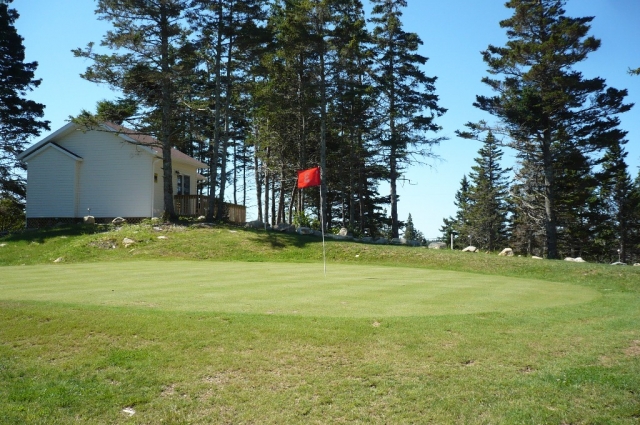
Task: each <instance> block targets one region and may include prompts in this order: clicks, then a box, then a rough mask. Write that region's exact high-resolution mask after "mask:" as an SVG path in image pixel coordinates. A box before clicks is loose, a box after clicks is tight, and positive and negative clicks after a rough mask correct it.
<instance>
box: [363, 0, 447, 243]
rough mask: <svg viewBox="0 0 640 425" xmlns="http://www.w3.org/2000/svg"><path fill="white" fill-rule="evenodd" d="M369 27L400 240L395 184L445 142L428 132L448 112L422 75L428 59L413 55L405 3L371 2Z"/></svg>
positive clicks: (394, 231) (394, 229)
mask: <svg viewBox="0 0 640 425" xmlns="http://www.w3.org/2000/svg"><path fill="white" fill-rule="evenodd" d="M371 3H372V4H373V9H372V12H371V14H372V18H371V19H370V22H372V23H373V24H375V28H374V29H373V44H374V49H375V50H374V51H375V65H374V71H373V72H374V80H375V90H376V97H377V98H378V100H379V102H380V105H379V110H380V111H381V113H382V116H383V119H384V123H383V124H382V126H381V128H380V129H379V134H378V135H376V136H377V137H379V139H380V145H381V146H380V149H381V150H382V151H384V155H385V157H386V158H387V161H386V162H387V164H388V169H389V186H390V203H391V235H392V237H394V238H397V237H398V229H399V225H400V222H399V220H398V192H397V183H398V180H399V179H400V178H401V177H402V171H403V168H404V166H406V164H407V163H409V162H411V160H412V158H413V157H414V156H417V157H421V156H422V157H424V156H429V155H431V152H430V148H431V146H433V145H434V144H435V143H438V142H439V141H441V140H443V138H430V137H428V136H427V133H428V132H436V131H438V130H439V129H440V127H439V126H438V125H437V124H436V123H435V118H436V117H439V116H441V115H442V114H444V112H445V111H446V110H445V109H444V108H442V107H440V106H439V105H438V96H437V95H436V94H435V81H436V78H435V77H427V76H426V75H425V73H424V72H423V71H422V70H421V69H420V67H421V66H422V65H424V64H425V63H426V62H427V58H426V57H424V56H421V55H419V54H418V53H417V51H418V47H419V46H420V45H421V44H422V40H420V37H419V36H418V34H416V33H408V32H405V31H404V30H403V29H402V22H401V17H402V11H401V8H403V7H406V6H407V2H406V0H371Z"/></svg>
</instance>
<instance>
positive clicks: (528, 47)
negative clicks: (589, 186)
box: [464, 0, 631, 258]
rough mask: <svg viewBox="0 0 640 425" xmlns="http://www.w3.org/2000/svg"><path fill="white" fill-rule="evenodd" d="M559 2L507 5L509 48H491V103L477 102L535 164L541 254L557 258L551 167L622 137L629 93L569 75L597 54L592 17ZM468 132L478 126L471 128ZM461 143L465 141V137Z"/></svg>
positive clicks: (591, 154) (527, 0)
mask: <svg viewBox="0 0 640 425" xmlns="http://www.w3.org/2000/svg"><path fill="white" fill-rule="evenodd" d="M564 3H565V1H564V0H510V1H508V2H507V3H506V6H507V7H508V8H510V9H513V10H514V14H513V16H512V17H511V18H509V19H506V20H504V21H502V22H500V26H501V27H503V28H506V29H507V37H508V39H509V41H508V42H507V44H506V46H504V47H496V46H491V45H490V46H489V47H488V48H487V50H486V51H484V52H483V59H484V61H485V62H486V63H487V65H488V66H489V73H490V74H491V76H490V77H485V78H483V82H484V83H486V84H487V85H489V87H491V88H492V89H493V90H494V91H496V92H497V95H496V96H493V97H486V96H477V101H476V103H475V106H476V107H478V108H480V109H481V110H484V111H487V112H489V113H491V114H492V115H494V116H495V117H497V118H498V119H499V120H500V121H501V124H502V129H504V130H505V132H506V134H507V135H508V136H509V137H510V138H511V139H512V140H513V143H512V144H511V146H512V147H513V148H514V149H515V150H516V151H518V152H521V153H524V152H526V153H527V155H529V157H530V160H531V161H535V162H536V163H537V164H539V166H540V168H541V171H542V176H543V178H544V182H543V188H544V193H543V198H544V225H545V235H546V251H547V256H548V257H549V258H558V256H559V252H558V227H559V225H560V221H559V210H558V205H559V203H561V201H560V198H561V197H562V196H563V194H562V193H561V191H560V190H559V186H558V183H559V181H560V180H561V176H559V175H558V174H557V172H556V171H557V168H555V166H556V165H557V164H558V163H560V162H563V163H564V165H565V166H567V167H572V166H573V165H572V163H571V161H570V160H569V159H570V156H567V154H568V153H571V152H572V151H577V152H579V153H581V154H582V156H583V157H584V158H587V159H589V160H592V159H597V158H598V157H599V156H600V155H601V154H602V152H603V151H604V150H605V149H606V148H607V147H609V146H611V145H612V144H614V143H617V142H618V141H619V140H620V139H621V138H623V137H624V132H622V131H620V130H619V129H618V125H619V123H620V120H619V118H618V114H620V113H623V112H626V111H628V110H629V109H630V107H631V105H628V104H625V103H624V98H625V96H626V95H627V92H626V90H617V89H614V88H611V87H607V86H606V84H605V81H604V79H602V78H591V79H587V78H585V77H584V76H583V75H582V73H580V72H579V71H577V70H575V69H574V67H575V66H576V65H577V64H579V63H580V62H582V61H583V60H585V59H586V58H587V56H588V55H589V54H590V53H592V52H595V51H596V50H597V49H598V48H599V47H600V41H599V40H597V39H595V38H594V37H593V36H589V35H588V32H589V29H590V25H589V23H590V22H591V21H592V20H593V18H592V17H586V18H569V17H566V16H565V11H564V9H563V5H564ZM469 126H470V128H471V129H472V130H473V131H476V130H479V129H481V127H483V126H482V125H481V124H470V125H469ZM464 135H467V136H468V135H469V133H466V134H464Z"/></svg>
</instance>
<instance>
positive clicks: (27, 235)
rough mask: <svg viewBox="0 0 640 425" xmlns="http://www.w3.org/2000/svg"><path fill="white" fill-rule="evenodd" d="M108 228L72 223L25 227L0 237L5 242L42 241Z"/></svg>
mask: <svg viewBox="0 0 640 425" xmlns="http://www.w3.org/2000/svg"><path fill="white" fill-rule="evenodd" d="M107 230H109V229H108V228H107V227H104V226H99V225H98V226H96V225H84V224H72V225H67V226H59V227H49V228H46V229H27V230H23V231H21V232H16V233H10V234H8V235H7V236H3V237H1V238H0V241H6V242H37V243H44V242H45V241H46V240H47V239H53V238H57V237H60V236H81V235H92V234H95V233H104V232H106V231H107Z"/></svg>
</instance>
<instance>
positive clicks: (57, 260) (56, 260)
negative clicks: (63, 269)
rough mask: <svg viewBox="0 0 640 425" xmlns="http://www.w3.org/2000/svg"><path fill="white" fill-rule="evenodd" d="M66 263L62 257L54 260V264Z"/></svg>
mask: <svg viewBox="0 0 640 425" xmlns="http://www.w3.org/2000/svg"><path fill="white" fill-rule="evenodd" d="M63 261H64V258H62V257H58V258H56V259H55V260H53V262H54V263H62V262H63Z"/></svg>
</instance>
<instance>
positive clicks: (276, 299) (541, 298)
mask: <svg viewBox="0 0 640 425" xmlns="http://www.w3.org/2000/svg"><path fill="white" fill-rule="evenodd" d="M3 274H4V277H5V278H4V279H3V281H2V283H0V292H1V293H2V298H3V299H5V300H20V301H46V302H57V303H66V304H80V305H84V304H89V305H100V306H123V307H136V306H137V307H141V308H152V309H159V310H173V311H175V310H179V311H214V312H228V313H253V314H285V315H287V314H292V315H300V316H319V317H375V318H383V317H393V316H431V315H443V314H471V313H482V312H510V311H523V310H533V309H541V308H548V307H558V306H565V305H573V304H579V303H585V302H588V301H591V300H593V299H595V298H597V297H599V296H600V294H599V293H598V292H597V291H595V290H592V289H589V288H585V287H581V286H576V285H569V284H563V283H557V282H548V281H541V280H534V279H518V278H512V277H502V276H490V275H480V274H472V273H461V272H452V271H440V270H425V269H415V268H397V267H395V268H394V267H381V266H362V265H341V264H335V265H330V267H329V269H328V271H327V274H326V275H324V274H323V273H322V268H321V265H320V264H291V263H240V262H211V261H200V262H195V261H138V262H115V263H113V262H112V263H92V264H54V265H38V266H16V267H5V268H4V269H3Z"/></svg>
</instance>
